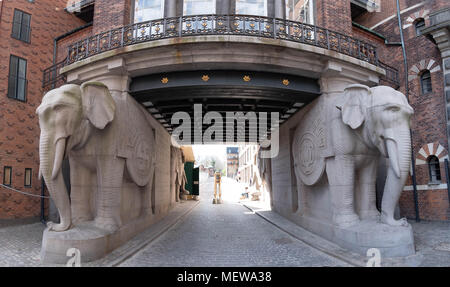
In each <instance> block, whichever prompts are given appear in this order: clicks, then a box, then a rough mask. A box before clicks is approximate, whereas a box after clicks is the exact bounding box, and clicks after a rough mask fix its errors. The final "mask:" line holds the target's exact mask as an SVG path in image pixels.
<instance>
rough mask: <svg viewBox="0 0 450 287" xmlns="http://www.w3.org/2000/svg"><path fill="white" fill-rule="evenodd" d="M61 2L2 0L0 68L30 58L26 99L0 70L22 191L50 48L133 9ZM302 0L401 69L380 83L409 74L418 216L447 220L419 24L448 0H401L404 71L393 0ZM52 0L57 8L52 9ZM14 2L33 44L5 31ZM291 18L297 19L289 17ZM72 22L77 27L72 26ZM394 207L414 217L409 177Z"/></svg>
mask: <svg viewBox="0 0 450 287" xmlns="http://www.w3.org/2000/svg"><path fill="white" fill-rule="evenodd" d="M236 1H238V2H239V0H223V1H221V2H220V5H218V4H216V6H215V10H216V12H217V13H222V14H227V12H229V13H228V14H232V12H235V7H236V6H235V5H236ZM2 2H3V3H2ZM31 2H33V1H31ZM47 2H48V3H47ZM65 2H66V1H62V0H61V1H50V0H48V1H35V3H30V1H27V0H19V1H5V0H3V1H0V11H1V12H0V13H1V14H0V21H1V23H0V29H1V31H0V32H1V34H2V39H7V40H6V41H2V43H1V45H3V47H2V48H3V49H2V50H1V51H2V52H1V53H3V54H4V55H3V57H1V59H2V60H1V61H3V62H1V66H2V67H3V69H4V70H5V71H8V69H9V58H10V54H16V55H17V56H20V57H23V58H27V59H29V60H28V64H29V66H28V70H27V80H28V88H27V92H28V93H27V101H26V102H20V101H17V100H12V99H9V98H8V97H7V96H6V94H7V87H8V85H7V82H8V80H7V74H8V73H3V74H2V75H3V76H0V90H2V91H3V93H2V94H3V96H2V97H1V98H0V105H1V113H0V117H1V118H0V119H1V120H2V125H1V127H0V173H1V175H2V178H3V172H4V170H3V167H4V166H12V167H13V169H12V172H13V186H14V187H17V188H19V189H24V187H23V181H24V179H23V174H24V172H25V171H24V169H25V168H28V167H30V168H32V171H33V179H32V182H33V185H32V188H31V189H30V191H31V192H33V193H39V192H40V186H39V184H38V183H39V181H38V179H37V172H38V138H39V128H38V123H37V119H36V117H35V116H34V110H35V108H36V107H37V105H38V104H39V102H40V99H41V97H42V93H43V91H42V86H41V79H42V71H43V69H44V68H46V67H49V66H50V65H51V64H52V62H53V56H54V54H53V53H55V60H54V63H58V62H62V61H64V60H65V58H66V57H67V56H68V55H67V48H68V46H69V45H70V44H72V43H75V42H77V41H79V40H81V39H86V38H87V37H89V36H93V35H95V34H97V33H100V32H104V31H107V30H109V29H112V28H118V27H122V26H124V25H127V24H130V23H133V20H134V13H135V10H136V9H138V7H137V6H136V2H135V1H134V0H133V1H132V0H96V1H79V2H83V3H84V4H86V3H87V4H86V5H85V6H89V7H90V9H92V8H93V12H92V14H91V16H90V17H91V18H89V17H87V18H86V14H89V13H88V12H85V11H84V10H83V9H87V8H86V7H80V9H81V11H75V13H74V15H71V14H69V13H68V12H66V11H64V7H65V5H66V3H65ZM69 2H78V1H69ZM156 2H157V1H156ZM156 2H155V3H156ZM300 2H302V1H298V0H286V1H284V0H283V1H281V0H267V3H266V4H267V5H266V6H264V7H275V8H274V9H273V11H275V12H270V11H272V10H270V9H266V13H267V16H271V17H272V16H275V17H281V16H280V15H288V17H289V15H295V14H296V13H292V11H290V10H289V9H291V8H292V7H299V6H301V5H299V3H300ZM303 2H304V3H307V2H308V3H309V6H308V9H312V10H313V15H314V17H313V19H309V21H311V22H312V23H310V24H315V25H317V26H320V27H324V28H328V29H330V30H334V31H338V32H340V33H342V34H344V35H348V36H352V37H354V38H357V39H361V40H363V41H365V42H368V43H370V44H372V45H374V46H376V47H377V56H378V60H379V61H380V62H382V63H383V64H384V65H386V66H390V67H394V68H395V69H397V70H398V72H399V73H398V75H399V76H398V83H397V82H396V81H388V80H385V79H382V81H381V84H386V85H391V86H393V87H395V88H398V89H399V90H400V91H402V92H405V77H404V75H405V73H406V74H407V75H408V87H409V93H408V97H409V100H410V102H411V105H412V106H413V108H414V110H415V115H414V118H413V120H412V133H413V145H414V158H415V161H416V162H415V164H416V165H415V170H416V175H417V176H416V177H417V190H418V208H419V214H420V218H422V219H429V220H449V219H450V208H449V199H448V194H447V184H446V176H445V166H444V160H445V159H446V158H448V155H447V151H448V148H449V146H448V132H447V111H446V98H445V91H444V73H443V71H444V68H443V67H442V65H443V59H442V55H441V54H442V53H441V51H440V49H439V48H438V46H437V44H436V41H435V40H434V39H433V37H432V36H430V35H423V34H422V33H420V30H421V29H424V28H426V27H429V26H430V25H431V23H430V14H432V13H434V12H435V11H439V10H441V9H443V8H446V7H448V6H449V4H448V1H446V0H423V1H421V0H400V10H401V19H402V23H403V24H402V31H403V33H404V38H405V46H406V48H407V51H406V53H407V61H408V70H407V71H405V69H404V64H403V56H402V49H401V45H400V35H399V34H400V33H399V26H398V21H397V16H396V12H397V7H396V3H395V1H393V0H380V1H363V0H357V1H353V0H316V1H311V0H310V1H303ZM55 3H57V4H58V5H59V6H58V7H54V6H55ZM161 3H163V4H161V7H163V8H162V9H163V10H164V12H163V14H164V15H166V16H170V17H174V16H181V15H183V11H184V10H183V9H184V8H183V2H182V1H181V0H165V1H162V2H161ZM217 3H218V2H217ZM280 3H282V6H281V7H283V5H286V13H284V11H282V10H284V9H281V8H280V7H279V5H280ZM373 3H377V4H378V6H376V5H375V6H372V7H374V9H372V10H371V9H369V8H366V7H365V6H364V5H368V4H370V5H371V4H373ZM277 5H278V6H277ZM233 7H234V8H233ZM277 7H278V8H277ZM289 7H291V8H289ZM14 8H17V9H21V10H23V11H24V12H28V13H30V14H31V15H32V17H31V28H32V32H31V43H24V42H21V41H19V40H16V39H13V38H11V36H10V35H11V29H12V17H13V13H14ZM293 9H297V8H293ZM136 11H137V10H136ZM267 11H269V12H267ZM280 11H281V12H280ZM83 13H84V14H83ZM271 13H272V14H271ZM297 14H299V13H297ZM80 15H82V16H83V17H81V16H80ZM86 19H87V20H86ZM296 19H298V17H295V19H291V20H296ZM91 21H92V23H91ZM80 27H81V28H80ZM76 28H79V29H77V30H74V29H76ZM68 32H69V33H68ZM66 33H68V34H66ZM62 35H64V36H62ZM57 37H58V38H57ZM55 39H57V40H56V51H54V48H53V44H54V40H55ZM449 69H450V67H449ZM424 84H425V85H426V86H425V87H424ZM3 123H5V124H3ZM435 159H437V164H436V162H435V161H434V160H435ZM437 167H439V168H437ZM431 168H432V169H433V170H431ZM437 174H439V176H438V175H437ZM0 192H1V193H0V218H11V217H27V216H33V215H36V214H37V213H38V210H39V208H38V207H39V204H38V203H39V200H38V199H25V198H23V197H22V196H19V195H14V194H12V193H10V192H8V191H5V190H3V189H0ZM400 210H401V213H402V215H404V216H407V217H408V218H414V217H415V205H414V196H413V188H412V182H411V180H409V181H408V183H407V186H406V187H405V190H404V192H403V194H402V197H401V200H400Z"/></svg>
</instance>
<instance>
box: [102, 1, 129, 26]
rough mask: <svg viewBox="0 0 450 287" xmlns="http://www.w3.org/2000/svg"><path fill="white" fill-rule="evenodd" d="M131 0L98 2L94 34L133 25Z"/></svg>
mask: <svg viewBox="0 0 450 287" xmlns="http://www.w3.org/2000/svg"><path fill="white" fill-rule="evenodd" d="M131 2H132V1H130V0H96V1H95V11H94V34H98V33H100V32H104V31H108V30H110V29H113V28H118V27H122V26H124V25H127V24H130V23H131V4H132V3H131Z"/></svg>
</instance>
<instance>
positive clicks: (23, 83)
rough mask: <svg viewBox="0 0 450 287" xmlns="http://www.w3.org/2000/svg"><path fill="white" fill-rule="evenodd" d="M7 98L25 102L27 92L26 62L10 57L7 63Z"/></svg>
mask: <svg viewBox="0 0 450 287" xmlns="http://www.w3.org/2000/svg"><path fill="white" fill-rule="evenodd" d="M9 63H10V64H9V76H8V97H10V98H14V99H18V100H21V101H25V100H26V90H27V61H26V60H25V59H21V58H19V57H16V56H11V58H10V62H9Z"/></svg>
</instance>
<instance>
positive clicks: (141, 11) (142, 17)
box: [134, 0, 164, 23]
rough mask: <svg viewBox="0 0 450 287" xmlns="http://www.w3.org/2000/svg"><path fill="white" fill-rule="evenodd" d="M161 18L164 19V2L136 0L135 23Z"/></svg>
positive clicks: (161, 0) (159, 0) (158, 0)
mask: <svg viewBox="0 0 450 287" xmlns="http://www.w3.org/2000/svg"><path fill="white" fill-rule="evenodd" d="M161 18H164V0H135V2H134V22H135V23H139V22H144V21H149V20H156V19H161Z"/></svg>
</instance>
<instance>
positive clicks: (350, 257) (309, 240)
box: [242, 204, 422, 267]
mask: <svg viewBox="0 0 450 287" xmlns="http://www.w3.org/2000/svg"><path fill="white" fill-rule="evenodd" d="M242 205H243V206H245V207H246V208H248V209H249V210H251V211H252V212H254V213H255V214H257V215H258V216H260V217H261V218H263V219H264V220H266V221H267V222H269V223H271V224H273V225H274V226H275V227H277V228H279V229H280V230H282V231H284V232H286V233H287V234H289V235H291V236H292V237H294V238H296V239H298V240H300V241H302V242H303V243H305V244H307V245H309V246H311V247H312V248H314V249H317V250H319V251H320V252H323V253H325V254H327V255H329V256H331V257H334V258H336V259H339V260H342V261H344V262H346V263H347V264H350V265H352V266H355V267H365V266H366V264H367V260H368V257H364V256H362V255H360V254H357V253H354V252H351V251H348V250H346V249H344V248H342V247H339V246H338V245H336V244H334V243H332V242H330V241H328V240H325V239H323V238H321V237H319V236H317V235H315V234H313V233H311V232H309V231H307V230H306V229H304V228H302V227H300V226H298V225H297V224H295V223H293V222H291V221H289V220H288V219H286V218H284V217H282V216H281V215H279V214H277V213H275V212H273V211H260V210H258V209H257V208H255V207H252V206H251V205H248V204H242ZM421 261H422V254H420V253H416V255H412V256H408V257H406V258H384V259H383V258H381V266H383V267H400V266H409V267H413V266H419V265H420V262H421Z"/></svg>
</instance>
